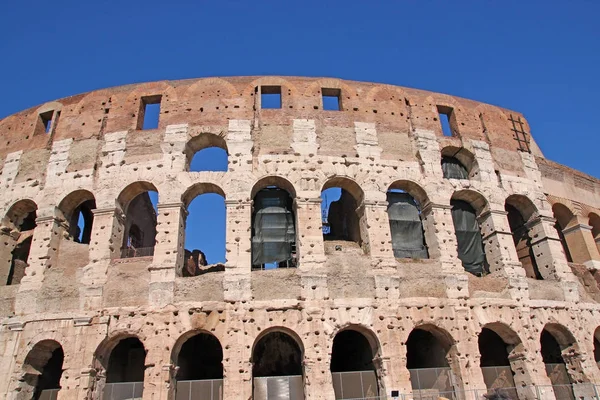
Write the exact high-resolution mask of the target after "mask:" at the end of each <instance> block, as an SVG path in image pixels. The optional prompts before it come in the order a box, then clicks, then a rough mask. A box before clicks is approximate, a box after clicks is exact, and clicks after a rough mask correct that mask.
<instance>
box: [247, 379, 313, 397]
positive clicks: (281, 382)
mask: <svg viewBox="0 0 600 400" xmlns="http://www.w3.org/2000/svg"><path fill="white" fill-rule="evenodd" d="M253 399H254V400H304V383H303V381H302V375H292V376H265V377H260V378H254V396H253Z"/></svg>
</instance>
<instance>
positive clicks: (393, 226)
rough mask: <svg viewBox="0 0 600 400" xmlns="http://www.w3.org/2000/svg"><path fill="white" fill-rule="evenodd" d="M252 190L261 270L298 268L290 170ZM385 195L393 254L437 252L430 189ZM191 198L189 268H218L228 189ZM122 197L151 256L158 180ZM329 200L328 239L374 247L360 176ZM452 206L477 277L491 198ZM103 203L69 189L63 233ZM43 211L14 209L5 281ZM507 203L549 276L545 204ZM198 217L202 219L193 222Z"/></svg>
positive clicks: (200, 191)
mask: <svg viewBox="0 0 600 400" xmlns="http://www.w3.org/2000/svg"><path fill="white" fill-rule="evenodd" d="M251 195H252V200H253V203H252V204H253V207H252V216H251V232H252V236H251V246H252V268H253V269H270V268H281V267H295V266H297V262H298V261H297V260H298V257H297V249H296V237H297V235H298V233H297V215H296V214H297V209H296V205H295V198H296V193H295V189H294V187H293V185H292V184H291V183H290V182H289V181H287V180H286V179H284V178H281V177H275V176H270V177H266V178H263V179H261V180H259V181H258V182H257V183H256V184H255V185H254V187H253V189H252V192H251ZM386 199H387V216H388V221H389V229H390V239H391V244H392V250H393V253H394V256H395V257H396V258H428V257H429V252H430V249H429V245H428V243H427V239H426V238H427V236H428V235H427V231H428V230H429V229H432V227H431V226H429V225H428V224H425V223H424V222H425V220H426V214H427V212H428V210H427V208H428V205H429V203H430V202H429V198H428V196H427V194H426V192H425V191H424V190H423V189H422V188H421V187H420V186H419V185H417V184H416V183H414V182H410V181H396V182H394V183H392V184H391V185H390V187H389V188H388V190H387V194H386ZM182 200H183V203H184V204H185V205H186V206H187V208H188V210H189V211H190V212H189V215H188V216H187V220H186V249H187V248H188V247H189V250H187V251H186V260H185V263H184V266H182V268H181V270H180V274H181V275H182V276H194V275H199V274H201V273H203V272H205V271H209V270H211V269H210V268H209V269H206V268H203V267H204V266H206V265H214V264H218V263H221V266H222V264H223V263H224V262H225V236H226V226H225V224H226V211H225V193H224V192H223V190H222V189H221V188H219V187H218V186H216V185H214V184H206V183H201V184H196V185H194V186H192V187H191V188H190V189H188V191H186V193H185V194H184V195H183V196H182ZM117 204H118V205H119V207H120V209H121V210H122V211H123V214H124V216H125V218H124V219H123V221H122V232H123V238H122V245H121V250H120V257H140V256H152V255H153V251H154V245H155V243H156V233H157V230H156V227H157V219H158V191H157V189H156V187H155V186H154V185H153V184H152V183H149V182H135V183H132V184H130V185H129V186H127V187H126V188H125V189H124V190H123V191H122V192H121V194H120V195H119V196H118V198H117ZM321 207H322V221H321V223H322V227H323V228H322V229H323V239H324V241H329V240H334V241H347V242H355V243H356V244H358V246H361V247H363V249H365V250H366V251H368V248H369V246H368V224H367V221H366V216H365V207H364V192H363V191H362V189H361V187H360V186H359V185H358V184H357V183H356V182H354V181H353V180H351V179H350V178H345V177H335V178H331V179H329V180H328V181H327V182H326V183H325V184H324V186H323V189H322V192H321ZM450 207H451V216H452V222H453V224H454V231H455V237H456V243H457V250H458V257H459V259H460V260H461V262H462V264H463V266H464V268H465V270H466V271H468V272H470V273H473V274H474V275H483V274H486V273H487V272H489V265H488V262H487V258H488V256H489V254H490V251H491V250H490V249H486V246H485V244H484V241H483V239H482V234H481V227H480V224H481V222H480V220H479V219H480V217H481V215H482V213H483V212H485V211H486V210H488V209H489V206H488V202H487V200H486V199H485V198H484V197H483V196H482V195H481V194H479V193H477V192H475V191H472V190H460V191H457V192H455V193H454V194H453V195H452V198H451V200H450ZM95 208H96V204H95V198H94V196H93V194H92V193H91V192H89V191H87V190H77V191H75V192H73V193H71V194H69V195H68V196H66V197H65V199H64V200H63V201H61V202H60V203H59V205H58V207H57V215H58V219H59V221H60V226H61V227H62V229H63V231H64V234H63V235H62V236H63V237H64V238H65V239H67V240H73V241H75V242H78V243H81V244H87V243H89V241H90V238H91V233H92V224H93V219H94V217H93V210H94V209H95ZM565 209H566V207H564V206H562V205H561V204H555V205H554V207H553V210H554V212H555V216H556V221H557V223H556V228H557V231H558V234H559V237H560V238H561V241H562V243H563V246H564V248H565V253H566V255H567V258H568V259H570V255H569V249H568V244H567V242H566V241H565V238H564V236H563V235H562V231H563V230H564V227H566V224H568V222H569V221H570V220H571V218H572V213H571V214H567V211H568V209H566V211H565ZM36 210H37V205H36V204H35V203H34V202H33V201H31V200H22V201H19V202H17V203H15V204H14V205H13V206H12V207H11V208H10V209H9V211H8V213H7V214H6V216H5V217H4V219H3V221H2V224H3V229H2V232H3V233H5V234H7V236H8V239H7V240H6V241H5V242H4V247H5V248H4V250H3V253H4V256H3V259H4V267H3V268H2V270H3V277H2V279H3V280H4V282H5V283H6V284H16V283H19V281H20V278H21V277H22V276H23V275H24V271H25V268H26V266H27V264H26V262H27V257H28V254H29V250H30V248H31V240H32V236H33V231H34V228H35V226H36V222H35V221H36ZM505 211H506V213H507V219H508V226H509V227H510V231H511V234H512V237H513V241H514V245H515V249H516V251H517V255H518V257H519V260H520V261H521V263H522V265H523V267H524V268H525V271H526V275H527V276H528V277H530V278H534V279H544V278H548V277H549V276H550V275H549V274H548V273H546V272H544V271H541V270H540V269H539V268H538V265H537V264H538V258H539V257H540V254H539V252H538V253H537V254H536V252H535V251H534V244H533V238H532V234H531V228H532V226H533V225H534V224H535V223H536V218H537V217H538V211H537V208H536V207H535V205H534V204H533V202H532V201H531V200H529V199H528V198H527V197H526V196H522V195H511V196H509V197H508V198H507V199H506V202H505ZM569 213H570V211H569ZM196 215H199V218H198V219H196V220H194V219H193V218H194V217H195V216H196ZM593 219H597V220H598V221H600V217H596V216H595V214H594V215H591V216H590V221H592V220H593ZM199 221H200V222H199ZM203 222H204V223H206V222H209V226H212V227H213V228H212V229H211V230H207V229H205V226H206V225H205V224H203ZM598 229H600V226H599V227H598ZM215 232H218V234H215ZM430 235H431V232H430ZM205 252H206V253H208V254H205ZM117 257H119V256H117ZM212 270H214V268H213V269H212ZM221 270H222V269H221Z"/></svg>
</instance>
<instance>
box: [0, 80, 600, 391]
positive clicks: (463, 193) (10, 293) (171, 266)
mask: <svg viewBox="0 0 600 400" xmlns="http://www.w3.org/2000/svg"><path fill="white" fill-rule="evenodd" d="M273 88H279V89H278V91H279V93H280V99H281V100H280V101H281V107H280V108H275V109H267V108H264V107H262V105H261V97H262V96H261V94H262V91H264V92H265V93H269V94H272V93H277V90H276V89H273ZM324 89H325V90H324ZM323 93H326V94H328V95H329V94H333V95H334V97H335V96H338V97H339V98H338V104H339V106H340V109H339V110H324V109H323V101H322V94H323ZM156 102H160V118H159V123H158V127H157V128H156V129H141V128H142V126H141V120H142V119H143V117H144V115H143V110H144V105H145V104H146V103H156ZM441 114H446V115H447V116H448V119H449V124H450V128H451V136H445V135H444V134H443V131H442V126H441V124H440V121H439V119H440V117H441ZM514 121H518V122H517V124H515V122H514ZM529 133H530V128H529V126H528V124H527V121H526V120H525V118H524V117H523V116H522V115H521V114H519V113H517V112H514V111H509V110H506V109H502V108H499V107H495V106H491V105H487V104H482V103H478V102H474V101H471V100H465V99H461V98H457V97H452V96H448V95H443V94H438V93H431V92H425V91H420V90H415V89H408V88H402V87H396V86H390V85H383V84H373V83H361V82H350V81H343V80H338V79H331V78H323V79H317V78H289V77H235V78H207V79H198V80H186V81H162V82H152V83H145V84H136V85H129V86H123V87H118V88H111V89H105V90H98V91H94V92H90V93H85V94H81V95H77V96H73V97H69V98H65V99H61V100H57V101H54V102H50V103H47V104H44V105H42V106H40V107H37V108H34V109H30V110H25V111H23V112H21V113H18V114H15V115H11V116H9V117H6V118H4V119H3V120H0V135H1V136H0V137H1V138H2V139H3V140H2V141H1V143H0V166H1V168H2V170H1V173H0V184H1V189H0V190H1V193H2V196H0V213H1V215H2V217H3V220H2V228H1V229H0V234H1V235H2V237H3V240H2V241H1V243H0V254H1V256H0V261H1V265H0V277H2V279H4V277H8V276H9V275H10V269H11V260H12V258H13V254H14V250H15V248H16V246H17V242H18V240H19V237H22V235H24V234H25V232H27V231H26V229H25V228H23V229H21V228H20V227H21V226H22V222H23V220H24V219H25V218H26V217H27V216H28V215H30V214H28V213H30V212H31V210H35V218H36V219H35V225H36V226H35V229H34V231H33V239H32V241H31V247H30V250H29V254H28V257H27V267H26V268H25V276H23V277H22V279H21V280H20V282H19V283H18V284H11V285H5V284H6V283H8V278H6V279H4V281H3V282H2V284H3V286H0V317H2V319H1V325H0V349H1V352H0V354H1V356H0V376H2V378H1V379H0V394H1V396H2V398H6V399H25V398H31V397H32V395H33V392H34V391H35V390H36V389H35V388H36V385H37V382H39V381H40V380H41V379H42V375H43V373H42V370H43V369H44V368H45V365H47V364H48V363H49V362H50V361H49V359H50V358H51V355H54V354H56V349H58V348H59V347H60V348H61V349H62V352H63V353H64V361H63V364H62V370H63V372H62V375H60V388H61V389H60V391H59V392H58V397H59V398H60V399H61V400H63V399H64V400H67V399H99V398H101V397H102V390H103V385H105V384H106V383H109V382H108V381H107V376H108V377H109V378H108V380H110V379H112V378H111V374H110V371H108V372H107V369H110V368H111V367H110V361H109V360H110V355H111V352H113V351H115V349H116V347H117V344H118V343H121V342H122V341H123V340H124V339H126V338H137V339H138V340H139V342H141V344H142V345H143V349H144V350H145V358H144V357H143V356H142V359H143V394H142V396H143V398H144V399H148V400H149V399H154V400H158V399H160V400H163V399H164V400H171V399H175V396H176V393H175V392H176V387H177V384H176V380H177V373H178V370H179V367H180V365H178V358H179V356H180V354H179V353H180V352H181V351H183V350H182V349H184V348H185V347H184V344H185V342H186V340H188V339H189V338H190V337H192V336H193V335H194V334H195V333H198V332H203V333H206V334H209V335H212V336H214V337H215V338H216V339H218V342H219V343H220V346H221V348H222V371H223V372H222V376H223V383H222V391H223V392H222V393H223V394H222V398H223V399H227V400H234V399H249V398H252V396H253V390H254V389H256V385H253V368H254V369H255V368H256V365H257V364H258V363H259V362H258V361H257V355H256V354H255V352H256V351H257V350H256V348H257V343H258V342H260V340H261V339H264V338H265V337H267V336H268V335H269V334H271V333H274V332H279V333H285V334H286V335H287V336H289V337H291V338H293V340H294V342H295V343H296V345H297V347H298V348H299V349H300V353H301V366H302V371H301V375H302V379H301V382H302V389H303V391H304V396H305V398H306V399H334V398H335V395H334V382H333V378H332V374H331V368H332V363H331V360H332V354H333V352H334V351H333V345H334V339H335V338H336V336H337V335H338V334H340V333H341V332H347V331H355V332H358V333H360V334H361V335H363V336H364V337H365V338H366V339H367V341H368V343H369V346H370V347H371V349H370V350H371V351H372V362H371V364H372V365H373V369H374V370H375V372H376V377H377V388H376V391H378V392H379V395H381V396H382V398H393V397H391V396H392V395H393V394H394V393H399V394H400V395H407V396H410V395H411V394H412V393H413V388H414V387H415V382H414V381H413V382H411V379H410V376H411V375H410V371H409V368H408V367H407V360H408V359H409V358H410V357H412V356H410V355H408V353H409V352H410V350H408V348H409V346H408V345H407V342H409V335H411V332H414V331H415V329H418V330H421V331H425V332H429V333H431V334H433V336H434V337H435V338H436V339H437V340H438V341H439V342H441V343H442V347H443V348H445V350H444V351H445V358H446V361H447V364H448V367H449V368H450V369H451V370H452V374H453V376H454V380H453V384H452V386H453V390H454V391H455V392H456V393H458V394H459V397H461V398H465V399H474V398H476V397H478V396H479V395H478V394H477V392H476V391H477V390H478V391H480V393H483V392H484V391H485V390H486V382H484V377H483V374H482V370H481V368H480V360H481V359H483V355H482V354H481V346H480V345H478V343H481V342H480V341H479V340H480V337H479V336H480V333H481V332H482V329H484V328H485V329H489V330H492V331H493V332H495V333H496V334H497V335H498V336H499V337H500V338H501V339H502V340H503V341H504V343H505V344H506V349H507V350H506V349H505V351H508V352H509V355H508V360H509V361H510V367H511V369H512V371H513V373H514V381H515V385H516V386H517V387H518V395H519V398H521V399H534V398H543V399H553V398H555V395H554V392H553V389H552V386H551V384H552V383H555V382H551V379H550V378H549V376H548V375H547V374H546V370H545V366H544V363H546V364H548V362H547V361H545V356H544V355H543V354H542V350H541V347H540V343H541V342H540V340H541V339H540V337H541V335H542V332H549V333H550V334H551V335H552V336H553V337H554V338H555V340H556V341H557V342H558V344H559V346H560V351H561V355H562V358H563V361H564V364H565V365H566V370H567V372H568V374H569V377H570V383H572V384H573V388H574V389H573V390H574V391H575V393H576V394H577V393H578V392H577V391H579V393H580V394H581V393H585V394H586V395H587V394H589V393H590V392H589V390H591V391H592V392H593V390H594V389H593V388H594V386H593V385H594V384H599V385H600V370H599V369H598V366H597V365H596V361H598V360H599V358H598V357H597V353H598V351H600V349H596V348H595V338H596V337H597V338H598V340H600V331H598V332H596V329H597V328H598V327H600V304H599V302H600V290H599V289H598V284H597V283H596V282H597V280H598V281H600V278H599V277H598V275H597V270H598V269H600V255H599V251H598V248H599V247H600V217H599V216H600V181H598V180H597V179H595V178H593V177H590V176H587V175H585V174H582V173H580V172H577V171H574V170H571V169H569V168H567V167H564V166H561V165H558V164H555V163H553V162H551V161H549V160H546V159H545V158H544V157H543V155H542V153H541V151H540V150H539V148H538V146H537V145H536V143H535V141H534V139H533V138H532V137H531V136H530V134H529ZM516 138H519V140H516ZM210 146H216V147H221V148H223V149H225V150H226V151H227V153H228V170H227V171H226V172H210V171H204V172H190V171H189V165H190V160H191V157H193V155H194V154H195V153H196V152H197V151H199V150H202V149H204V148H206V147H210ZM442 155H444V156H453V157H456V158H457V159H458V160H459V161H460V162H461V163H462V164H463V165H464V166H465V167H466V168H467V169H468V172H469V177H468V179H445V178H444V177H443V172H442V167H441V161H440V160H441V157H442ZM267 186H269V187H270V186H278V187H280V188H282V189H284V190H287V191H288V193H289V194H290V195H291V196H292V198H293V200H294V215H295V218H296V221H295V226H296V244H297V265H296V266H297V267H296V268H286V269H280V268H277V269H272V270H253V269H252V268H251V267H252V265H251V237H252V229H251V222H252V212H253V211H252V207H253V203H252V199H253V197H254V194H256V192H257V191H258V190H260V189H262V188H265V187H267ZM329 187H341V188H343V189H344V190H346V191H347V192H349V193H350V194H351V195H352V196H353V197H354V199H355V200H356V201H357V204H358V208H357V213H358V215H359V225H360V227H359V230H360V236H361V240H360V245H355V244H354V243H341V244H337V245H336V243H337V242H328V241H324V239H323V235H322V226H321V225H322V215H321V197H320V196H321V192H322V190H323V189H326V188H329ZM390 188H393V189H400V190H403V191H405V192H408V193H409V194H410V195H411V196H412V197H413V198H414V199H415V200H416V201H417V202H418V203H419V205H420V215H421V220H422V225H423V230H424V237H425V242H426V244H427V248H428V253H429V258H428V259H424V260H421V259H396V258H394V253H393V251H392V240H391V234H390V225H389V221H388V216H387V211H386V210H387V202H386V193H387V191H388V190H389V189H390ZM149 190H153V191H156V192H158V194H159V203H158V207H157V213H158V215H157V217H156V232H155V235H156V236H155V237H156V244H155V246H154V249H153V252H152V253H148V254H142V255H141V256H136V257H129V258H122V256H123V253H122V247H123V244H124V243H125V242H126V240H124V235H126V233H125V231H126V230H129V229H130V226H129V225H127V224H128V223H127V212H128V207H129V205H130V203H131V202H132V201H133V200H134V198H135V197H136V196H137V195H139V194H140V193H144V192H146V191H149ZM203 193H217V194H220V195H222V196H223V197H224V198H225V206H226V215H227V216H226V238H225V248H226V262H225V264H224V269H221V270H219V271H216V272H211V273H207V274H202V275H199V276H194V277H181V276H180V273H179V272H178V271H181V269H182V268H183V265H184V262H185V260H184V254H185V251H184V243H185V226H186V216H187V207H188V205H189V203H190V202H191V201H192V200H193V199H194V198H195V197H197V196H199V195H201V194H203ZM89 200H94V202H95V209H93V210H92V212H93V225H92V227H91V237H90V239H89V243H77V242H76V241H74V240H73V237H72V235H69V234H68V232H69V226H68V223H69V220H70V218H71V215H72V213H73V212H74V210H75V209H76V207H78V206H79V205H81V204H82V202H84V201H89ZM451 200H463V201H466V202H468V203H469V204H470V205H471V206H472V207H473V209H474V210H475V212H476V213H477V220H478V222H479V225H480V231H481V236H482V240H483V243H484V250H485V254H486V259H487V262H488V264H489V274H485V275H484V276H480V277H478V276H474V275H472V274H469V273H467V272H466V271H465V270H464V268H463V266H462V264H461V261H460V259H459V258H458V253H457V238H456V235H455V230H454V225H453V219H452V206H451ZM146 203H147V202H146ZM507 204H510V205H511V206H514V207H515V208H516V209H517V210H518V211H519V212H520V213H521V215H522V216H523V219H524V221H525V222H524V226H525V229H527V231H528V234H529V238H530V241H529V242H528V246H529V247H530V248H531V254H532V257H533V258H534V259H535V263H536V266H537V270H538V271H539V277H540V279H535V278H532V277H528V275H531V274H526V272H525V268H524V267H523V264H522V261H521V253H522V252H521V251H520V252H519V253H517V249H516V248H515V244H514V243H513V232H511V227H510V226H509V221H508V218H507V211H506V205H507ZM146 208H149V206H148V205H146ZM71 220H72V218H71ZM556 226H558V227H559V230H557V229H556ZM71 232H72V229H71ZM146 238H147V236H146ZM146 246H147V244H145V245H144V247H146ZM565 249H566V250H567V253H568V255H567V254H566V253H565ZM292 347H293V346H292ZM138 353H139V352H138ZM138 353H136V354H138ZM131 354H134V353H131ZM265 354H267V353H265ZM595 355H596V357H595ZM137 356H139V354H138V355H137ZM137 356H136V357H137ZM52 357H53V356H52ZM131 357H133V356H131ZM131 357H130V358H131ZM132 362H133V361H132ZM255 370H256V369H255ZM113 374H114V372H113ZM44 376H45V375H44ZM115 379H116V378H115ZM590 387H591V388H592V389H589V388H590ZM253 388H254V389H253ZM383 396H387V397H383ZM134 397H137V396H134ZM557 397H558V396H557ZM406 398H408V397H406Z"/></svg>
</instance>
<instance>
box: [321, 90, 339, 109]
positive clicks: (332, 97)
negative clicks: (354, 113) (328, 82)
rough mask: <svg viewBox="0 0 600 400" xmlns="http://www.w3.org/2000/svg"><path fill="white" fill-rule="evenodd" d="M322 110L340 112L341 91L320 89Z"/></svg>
mask: <svg viewBox="0 0 600 400" xmlns="http://www.w3.org/2000/svg"><path fill="white" fill-rule="evenodd" d="M321 94H322V95H323V110H327V111H341V110H342V90H341V89H328V88H322V89H321Z"/></svg>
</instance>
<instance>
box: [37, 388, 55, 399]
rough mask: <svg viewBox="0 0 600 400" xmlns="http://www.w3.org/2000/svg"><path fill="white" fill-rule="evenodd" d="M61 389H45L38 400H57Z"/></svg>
mask: <svg viewBox="0 0 600 400" xmlns="http://www.w3.org/2000/svg"><path fill="white" fill-rule="evenodd" d="M59 390H60V389H45V390H42V391H41V392H40V397H38V400H56V399H57V398H58V391H59Z"/></svg>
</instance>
